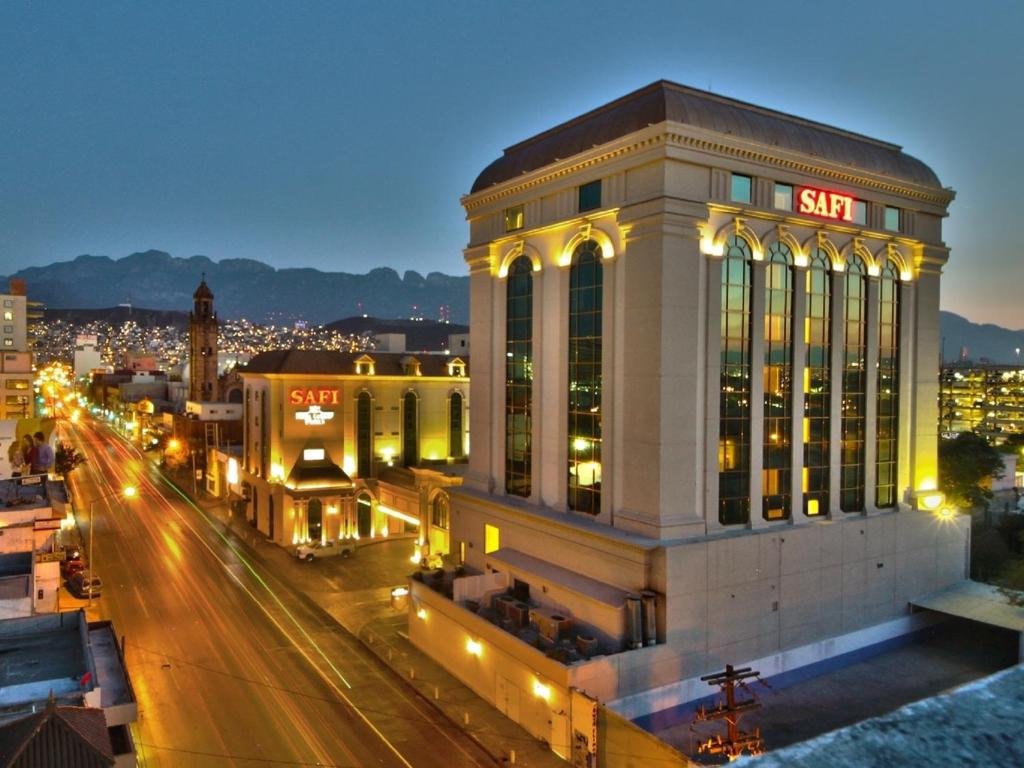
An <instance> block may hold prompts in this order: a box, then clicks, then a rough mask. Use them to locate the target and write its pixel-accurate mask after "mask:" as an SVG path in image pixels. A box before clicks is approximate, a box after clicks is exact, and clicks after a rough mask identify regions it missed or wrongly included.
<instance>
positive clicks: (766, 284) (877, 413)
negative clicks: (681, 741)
mask: <svg viewBox="0 0 1024 768" xmlns="http://www.w3.org/2000/svg"><path fill="white" fill-rule="evenodd" d="M953 196H954V193H953V192H952V191H951V190H950V189H948V188H945V187H943V186H942V184H941V183H940V182H939V180H938V178H937V177H936V175H935V174H934V173H933V172H932V171H931V169H929V168H928V167H927V166H926V165H925V164H924V163H922V162H920V161H918V160H916V159H914V158H913V157H910V156H909V155H907V154H905V153H904V152H903V151H902V150H901V148H900V147H898V146H896V145H894V144H889V143H886V142H883V141H878V140H875V139H871V138H868V137H866V136H861V135H859V134H855V133H851V132H849V131H844V130H842V129H839V128H834V127H831V126H827V125H822V124H820V123H815V122H813V121H810V120H805V119H802V118H798V117H794V116H791V115H788V114H783V113H780V112H776V111H773V110H771V109H766V108H762V107H758V106H754V105H751V104H746V103H743V102H739V101H735V100H733V99H728V98H725V97H722V96H719V95H716V94H711V93H706V92H703V91H699V90H695V89H692V88H687V87H684V86H680V85H676V84H673V83H669V82H657V83H654V84H652V85H650V86H648V87H645V88H642V89H640V90H638V91H635V92H633V93H631V94H628V95H627V96H624V97H622V98H620V99H618V100H616V101H613V102H611V103H609V104H606V105H604V106H602V107H599V108H598V109H595V110H593V111H592V112H588V113H587V114H584V115H582V116H580V117H577V118H575V119H573V120H570V121H569V122H567V123H563V124H562V125H558V126H556V127H554V128H552V129H550V130H548V131H546V132H544V133H541V134H539V135H537V136H534V137H533V138H530V139H527V140H525V141H523V142H521V143H519V144H516V145H514V146H512V147H509V148H508V149H506V150H505V152H504V153H503V155H502V156H501V157H500V158H498V159H497V160H496V161H494V162H493V163H492V164H491V165H489V166H488V167H487V168H485V169H484V170H483V171H482V172H481V173H480V175H479V177H478V178H477V179H476V181H475V183H474V184H473V187H472V190H471V192H470V193H469V194H468V195H466V196H465V197H464V198H463V199H462V204H463V206H464V208H465V211H466V216H467V219H468V221H469V232H470V236H469V245H468V246H467V248H466V249H465V259H466V262H467V264H468V265H469V269H470V284H471V330H470V339H471V346H472V349H473V354H474V359H475V360H476V361H477V365H476V366H475V369H474V372H473V377H472V385H471V393H472V399H473V403H474V408H473V411H472V414H471V416H470V432H471V434H472V440H473V452H472V455H471V456H470V459H469V468H468V472H467V474H466V478H465V483H464V485H463V486H462V487H459V488H453V489H452V491H451V504H452V517H451V530H450V535H451V549H452V553H453V555H454V556H456V558H457V559H459V560H461V563H462V564H463V565H464V573H465V574H466V575H464V576H463V575H461V572H460V574H459V575H458V576H456V577H455V578H454V579H453V581H452V585H451V594H452V596H453V598H454V599H449V598H446V597H445V596H444V594H443V592H442V591H441V590H439V589H434V588H430V587H431V586H433V585H428V584H427V583H426V582H425V581H420V580H418V579H413V581H412V582H411V583H412V600H411V613H410V619H409V621H410V637H411V639H412V640H413V642H415V643H416V644H417V645H418V646H419V647H421V648H422V649H424V650H425V651H426V652H428V653H430V654H431V655H432V656H434V657H435V658H436V659H437V660H438V661H440V662H441V663H443V664H444V665H445V666H446V667H448V668H449V669H450V670H451V671H452V672H453V673H454V674H456V675H457V676H459V677H460V678H461V679H462V680H464V681H465V682H466V683H467V684H468V685H470V686H471V687H472V688H473V689H474V690H476V691H477V693H479V694H480V695H481V696H483V697H484V698H485V699H487V700H489V701H492V702H493V703H494V704H495V706H497V707H498V708H499V709H500V710H501V711H503V712H505V713H506V714H508V715H509V717H512V718H513V719H515V720H517V721H518V722H520V723H521V724H523V726H524V727H525V728H527V730H529V731H530V732H531V733H534V734H535V735H536V736H538V737H539V738H543V739H545V740H547V741H548V742H549V743H550V744H551V745H552V748H553V749H555V751H557V752H559V753H560V754H562V755H568V754H569V751H570V749H571V750H572V751H573V753H574V754H575V751H576V750H577V749H578V748H579V744H580V743H581V742H580V739H581V738H582V740H583V742H586V741H587V738H588V737H587V732H586V731H585V729H584V730H581V728H580V726H578V725H577V724H576V723H575V716H574V715H569V719H568V720H567V716H566V713H572V712H573V711H574V709H573V707H574V706H575V703H574V702H575V697H576V696H577V695H578V694H579V692H580V691H585V692H586V693H587V694H588V695H589V696H590V697H593V698H597V699H600V700H602V701H604V702H606V703H609V704H610V705H611V706H612V707H613V708H614V709H616V710H618V711H619V712H620V713H621V714H623V715H625V716H627V717H629V718H633V717H638V716H641V715H645V714H649V713H652V712H656V711H660V710H664V709H667V708H670V707H674V706H677V705H680V704H684V703H686V702H688V701H691V700H693V699H695V698H698V697H700V696H704V695H706V694H707V693H709V691H708V690H707V687H706V685H705V684H704V683H701V682H700V681H699V677H700V675H703V674H706V673H709V672H712V671H716V670H718V669H721V668H722V667H723V666H724V665H725V664H727V663H731V664H736V665H740V664H747V663H749V662H753V663H756V664H757V666H758V668H759V669H760V670H761V672H762V673H763V674H766V675H772V674H777V673H779V672H783V671H787V670H790V669H793V668H796V667H800V666H803V665H806V664H810V663H813V662H818V661H822V660H825V659H828V658H830V657H832V656H835V655H839V654H842V653H845V652H847V651H853V650H856V649H858V648H862V647H864V646H868V645H872V644H875V643H878V642H882V641H885V640H887V639H890V638H893V637H895V636H898V635H901V634H905V633H908V632H911V631H913V630H914V629H915V628H916V627H917V626H919V624H918V621H919V620H920V619H921V616H920V615H919V614H917V615H911V607H910V601H911V600H912V599H913V598H914V597H915V596H917V595H921V594H924V593H928V592H930V591H932V590H935V589H938V588H940V587H943V586H945V585H949V584H953V583H956V582H958V581H960V580H963V579H964V578H965V576H966V572H967V557H968V536H969V526H968V521H967V520H961V519H958V518H957V517H956V516H955V515H946V516H942V517H940V516H939V515H937V514H935V513H934V512H933V511H930V510H929V509H928V508H939V507H940V505H941V504H942V499H941V496H940V495H938V494H936V493H935V492H934V489H935V487H936V480H937V475H936V473H937V455H936V454H937V425H938V411H937V395H938V370H937V362H938V352H939V349H938V308H939V281H940V275H941V271H942V267H943V265H944V264H945V263H946V260H947V258H948V249H947V248H946V246H945V245H944V243H943V241H942V220H943V218H944V217H945V216H946V209H947V206H948V205H949V203H950V202H951V201H952V199H953ZM929 491H931V492H929ZM947 512H948V510H947ZM510 604H511V605H512V606H514V607H509V605H510ZM453 637H455V638H462V640H461V641H460V642H456V643H453V642H452V638H453ZM570 742H571V743H572V747H571V748H570ZM588 748H593V745H591V747H586V746H585V747H584V749H588Z"/></svg>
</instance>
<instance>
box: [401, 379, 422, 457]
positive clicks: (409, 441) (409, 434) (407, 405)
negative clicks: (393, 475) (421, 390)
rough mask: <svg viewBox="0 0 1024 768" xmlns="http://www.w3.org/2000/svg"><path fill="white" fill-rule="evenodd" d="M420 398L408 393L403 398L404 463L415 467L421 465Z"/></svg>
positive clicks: (413, 393)
mask: <svg viewBox="0 0 1024 768" xmlns="http://www.w3.org/2000/svg"><path fill="white" fill-rule="evenodd" d="M419 421H420V420H419V398H418V397H416V393H415V392H406V393H405V397H403V398H402V463H403V465H404V466H406V467H415V466H416V465H417V464H419V463H420V436H419Z"/></svg>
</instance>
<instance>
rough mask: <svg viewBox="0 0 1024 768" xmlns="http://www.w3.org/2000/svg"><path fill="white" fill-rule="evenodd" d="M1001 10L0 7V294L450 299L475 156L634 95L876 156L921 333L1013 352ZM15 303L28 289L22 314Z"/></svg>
mask: <svg viewBox="0 0 1024 768" xmlns="http://www.w3.org/2000/svg"><path fill="white" fill-rule="evenodd" d="M1022 31H1024V3H1020V2H1010V1H1009V0H1007V1H1006V2H977V3H953V2H944V3H935V2H923V1H922V2H898V3H897V2H858V3H822V2H788V3H785V2H775V3H756V2H750V3H724V2H723V3H699V4H698V3H689V2H673V3H644V2H621V1H620V2H615V3H598V2H585V3H568V2H550V1H549V2H537V3H532V2H531V3H525V2H509V1H506V2H500V3H497V2H495V3H484V2H479V1H478V2H466V3H456V2H436V3H435V2H418V3H414V2H402V3H383V2H381V3H376V2H372V3H371V2H365V3H355V2H352V3H345V2H340V0H338V1H336V2H325V3H312V2H274V3H270V2H254V1H253V0H247V1H246V2H239V3H232V2H226V1H225V0H217V1H216V2H208V1H204V2H195V3H185V2H182V3H151V2H130V3H120V2H113V1H112V0H104V1H103V2H102V3H48V4H43V3H22V2H7V3H4V4H2V5H0V179H2V183H0V274H6V273H10V272H13V271H15V270H17V269H19V268H21V267H25V266H30V265H36V264H48V263H50V262H53V261H60V260H66V259H71V258H74V257H75V256H77V255H78V254H82V253H92V254H104V255H109V256H112V257H115V258H119V257H122V256H125V255H127V254H129V253H132V252H134V251H141V250H146V249H148V248H158V249H161V250H165V251H169V252H170V253H172V254H174V255H176V256H191V255H195V254H204V255H207V256H210V257H211V258H214V259H218V260H219V259H222V258H234V257H249V258H254V259H259V260H262V261H265V262H268V263H270V264H272V265H274V266H312V267H317V268H319V269H328V270H340V271H350V272H366V271H367V270H368V269H369V268H371V267H373V266H391V267H394V268H396V269H398V270H399V271H402V270H405V269H416V270H418V271H420V272H424V273H425V272H428V271H432V270H438V271H444V272H448V273H453V274H463V273H464V271H465V267H464V264H463V262H462V255H461V250H462V247H463V246H464V245H465V242H466V238H467V227H466V224H465V221H464V219H463V213H462V209H461V207H460V206H459V196H460V195H461V194H464V193H465V192H467V191H468V190H469V188H470V185H471V184H472V182H473V179H474V178H475V176H476V174H477V173H478V172H479V171H480V170H481V169H482V168H483V167H484V166H485V165H486V164H487V163H489V162H490V161H491V160H493V159H494V158H496V157H497V156H498V155H499V154H500V153H501V150H502V149H503V148H504V147H506V146H508V145H510V144H513V143H515V142H517V141H519V140H521V139H524V138H526V137H528V136H530V135H532V134H534V133H537V132H539V131H541V130H544V129H545V128H548V127H551V126H552V125H554V124H556V123H558V122H561V121H563V120H566V119H569V118H571V117H574V116H575V115H577V114H580V113H581V112H584V111H586V110H588V109H591V108H593V107H596V106H598V105H600V104H602V103H604V102H606V101H609V100H611V99H613V98H615V97H617V96H621V95H623V94H625V93H627V92H629V91H631V90H633V89H635V88H638V87H640V86H643V85H646V84H647V83H649V82H652V81H654V80H657V79H660V78H666V79H669V80H675V81H677V82H681V83H685V84H688V85H692V86H695V87H698V88H705V89H707V88H710V89H711V90H713V91H715V92H717V93H721V94H724V95H727V96H732V97H735V98H739V99H743V100H745V101H750V102H753V103H755V104H760V105H764V106H766V107H772V108H776V109H781V110H784V111H787V112H791V113H794V114H797V115H801V116H804V117H808V118H811V119H814V120H820V121H823V122H826V123H831V124H834V125H837V126H840V127H842V128H846V129H849V130H853V131H857V132H860V133H864V134H867V135H869V136H873V137H876V138H879V139H883V140H887V141H892V142H894V143H896V144H900V145H902V146H903V147H904V148H905V150H906V151H907V152H909V153H910V154H912V155H914V156H916V157H919V158H921V159H922V160H924V161H925V162H926V163H928V164H929V165H930V166H931V167H932V168H934V169H935V171H936V172H937V173H938V175H939V178H940V179H941V180H942V182H943V184H945V185H948V186H952V187H953V188H954V189H956V191H957V199H956V201H954V203H953V205H952V207H951V215H950V218H949V219H948V220H947V222H946V228H945V237H946V241H947V243H948V244H949V245H950V246H951V248H952V249H953V254H952V258H951V261H950V265H949V267H948V268H947V272H946V279H945V280H944V282H943V307H944V308H945V309H949V310H952V311H955V312H959V313H961V314H964V315H966V316H967V317H969V318H971V319H972V320H975V321H987V322H996V323H999V324H1001V325H1005V326H1009V327H1013V328H1021V327H1024V309H1022V306H1024V304H1022V300H1021V294H1022V285H1024V255H1022V253H1021V248H1020V246H1019V245H1018V243H1017V242H1016V241H1017V240H1018V239H1019V238H1020V234H1019V226H1018V222H1019V221H1020V220H1021V218H1022V216H1024V211H1022V210H1021V208H1022V207H1024V195H1022V194H1021V192H1020V190H1021V177H1022V176H1024V156H1022V153H1024V150H1022V147H1024V140H1022V126H1024V96H1022V94H1024V87H1022V86H1021V84H1020V80H1019V78H1020V76H1021V73H1022V72H1024V66H1022V65H1024V53H1022V51H1024V47H1022V45H1021V42H1020V35H1021V32H1022ZM30 290H31V288H30Z"/></svg>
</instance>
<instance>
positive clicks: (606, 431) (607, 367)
mask: <svg viewBox="0 0 1024 768" xmlns="http://www.w3.org/2000/svg"><path fill="white" fill-rule="evenodd" d="M623 257H624V254H618V255H617V256H615V257H613V258H611V259H603V260H602V262H601V273H602V278H603V279H602V284H601V511H600V513H599V514H598V515H597V518H596V519H597V520H598V521H600V522H602V523H606V524H608V525H611V524H612V522H613V520H614V511H613V510H614V509H615V490H616V486H617V483H616V477H615V473H614V472H611V471H609V470H611V468H612V467H615V466H618V464H619V462H618V461H617V460H616V459H617V453H616V443H617V441H616V436H617V431H616V429H615V416H616V414H618V412H619V409H618V408H616V395H617V394H618V391H619V389H620V388H619V387H618V386H616V384H617V382H618V381H619V377H618V375H617V374H618V372H619V370H620V369H619V368H617V367H616V365H615V359H616V358H615V348H616V344H615V338H616V334H615V331H616V323H615V315H616V313H615V276H616V273H617V272H618V268H619V264H621V262H622V259H623ZM620 399H621V398H620Z"/></svg>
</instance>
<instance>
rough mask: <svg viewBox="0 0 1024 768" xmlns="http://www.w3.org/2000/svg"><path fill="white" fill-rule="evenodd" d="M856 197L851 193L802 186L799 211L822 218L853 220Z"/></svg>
mask: <svg viewBox="0 0 1024 768" xmlns="http://www.w3.org/2000/svg"><path fill="white" fill-rule="evenodd" d="M853 208H854V199H853V197H851V196H850V195H842V194H840V193H838V192H829V191H828V190H825V189H815V188H814V187H800V188H799V193H798V194H797V212H798V213H803V214H806V215H808V216H817V217H819V218H822V219H837V220H839V221H853Z"/></svg>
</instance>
